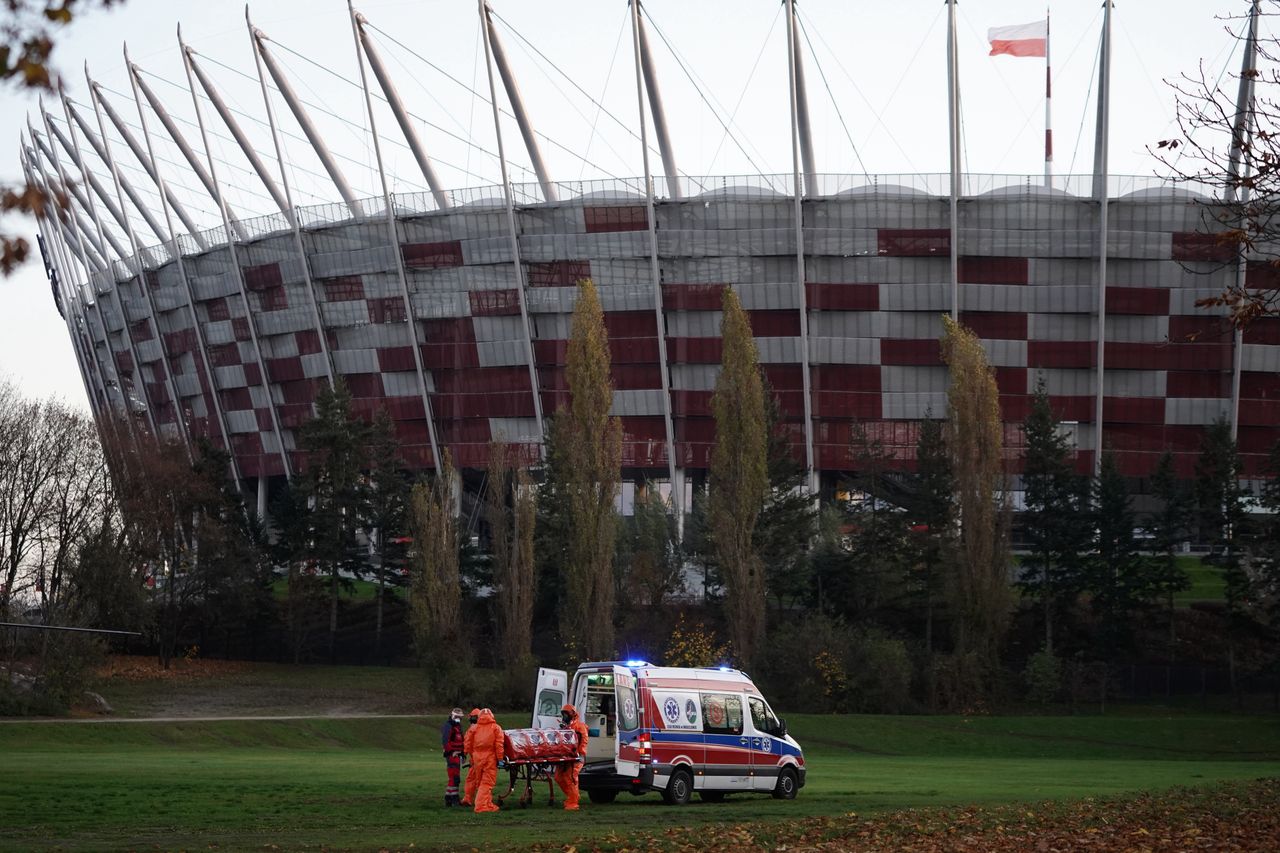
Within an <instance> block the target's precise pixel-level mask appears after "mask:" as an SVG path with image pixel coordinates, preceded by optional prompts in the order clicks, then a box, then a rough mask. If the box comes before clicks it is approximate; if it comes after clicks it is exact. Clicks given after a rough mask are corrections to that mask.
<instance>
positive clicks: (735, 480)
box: [708, 287, 769, 663]
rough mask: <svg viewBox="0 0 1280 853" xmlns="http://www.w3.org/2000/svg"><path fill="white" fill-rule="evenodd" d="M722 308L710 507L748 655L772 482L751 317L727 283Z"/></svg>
mask: <svg viewBox="0 0 1280 853" xmlns="http://www.w3.org/2000/svg"><path fill="white" fill-rule="evenodd" d="M723 308H724V318H723V321H722V324H721V327H720V337H721V340H722V342H723V347H724V349H723V355H722V357H721V363H720V375H719V377H717V379H716V390H715V393H714V394H713V395H712V398H711V409H712V414H713V415H714V416H715V422H716V444H715V448H714V449H713V450H712V452H711V488H710V499H709V508H708V509H709V517H710V532H711V537H712V541H713V542H714V545H715V551H716V562H717V564H718V566H719V568H720V577H721V580H722V581H723V583H724V586H725V611H726V613H725V615H726V617H727V618H728V622H729V626H730V633H731V636H732V640H733V652H734V654H735V655H736V656H737V658H738V660H739V661H741V662H743V663H749V662H750V661H752V660H753V658H754V656H755V653H756V650H757V649H758V648H759V645H760V643H761V642H762V641H763V640H764V636H765V592H766V584H765V570H764V565H763V563H762V562H761V560H760V556H759V555H758V554H757V553H756V550H755V540H754V534H755V528H756V521H757V520H758V519H759V517H760V510H761V508H762V507H763V506H764V501H765V495H766V492H767V491H768V488H769V470H768V445H769V434H768V426H767V423H766V414H765V399H764V383H763V380H762V379H761V376H760V365H759V359H758V356H757V354H756V343H755V339H754V338H753V337H752V335H751V322H750V320H749V319H748V317H747V312H746V311H744V310H743V309H742V304H741V303H740V302H739V301H738V295H737V294H736V293H735V292H734V291H733V288H731V287H726V288H725V289H724V298H723Z"/></svg>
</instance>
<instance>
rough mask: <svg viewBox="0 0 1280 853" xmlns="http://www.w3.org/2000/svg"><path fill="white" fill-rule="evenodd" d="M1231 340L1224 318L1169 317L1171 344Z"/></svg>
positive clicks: (1192, 315)
mask: <svg viewBox="0 0 1280 853" xmlns="http://www.w3.org/2000/svg"><path fill="white" fill-rule="evenodd" d="M1231 338H1232V331H1231V324H1230V323H1228V322H1227V321H1226V318H1225V317H1214V316H1212V315H1210V314H1174V315H1172V316H1170V317H1169V340H1170V341H1171V342H1173V343H1223V342H1230V341H1231Z"/></svg>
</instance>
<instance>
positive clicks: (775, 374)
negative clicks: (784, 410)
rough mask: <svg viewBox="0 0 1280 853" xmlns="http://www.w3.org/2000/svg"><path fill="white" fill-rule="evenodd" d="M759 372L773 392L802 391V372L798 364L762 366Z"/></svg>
mask: <svg viewBox="0 0 1280 853" xmlns="http://www.w3.org/2000/svg"><path fill="white" fill-rule="evenodd" d="M760 370H761V372H762V373H763V374H764V378H765V381H767V382H768V383H769V386H770V387H771V388H773V390H774V391H801V390H803V389H804V371H803V370H802V369H801V368H800V365H798V364H762V365H760Z"/></svg>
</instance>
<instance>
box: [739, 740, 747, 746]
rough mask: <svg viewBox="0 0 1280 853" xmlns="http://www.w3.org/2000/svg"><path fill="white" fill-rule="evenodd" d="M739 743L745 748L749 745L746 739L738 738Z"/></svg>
mask: <svg viewBox="0 0 1280 853" xmlns="http://www.w3.org/2000/svg"><path fill="white" fill-rule="evenodd" d="M738 743H740V744H742V745H743V746H746V745H747V739H746V738H738Z"/></svg>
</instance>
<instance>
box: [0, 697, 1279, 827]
mask: <svg viewBox="0 0 1280 853" xmlns="http://www.w3.org/2000/svg"><path fill="white" fill-rule="evenodd" d="M438 722H439V720H438V718H435V717H432V718H428V719H423V720H403V719H401V720H392V719H374V720H369V719H366V720H300V721H274V722H232V721H223V722H189V723H145V722H118V723H102V724H86V723H75V722H56V723H5V724H0V848H3V849H6V850H8V849H51V848H58V849H64V850H103V849H126V848H127V849H141V848H151V847H155V846H158V847H160V848H162V849H176V848H184V847H185V848H188V849H194V848H197V847H199V848H201V849H204V848H207V847H208V846H209V845H219V846H220V847H221V848H223V849H226V848H231V849H243V848H248V847H257V848H261V847H262V846H263V845H278V846H279V847H281V848H285V849H296V848H299V847H303V846H306V845H311V846H319V845H327V846H336V847H338V848H355V849H361V850H365V849H378V848H379V847H382V846H388V847H400V848H407V847H409V845H411V844H413V845H415V846H416V848H418V849H423V848H426V849H432V848H437V849H454V848H458V847H469V846H472V845H475V846H481V847H497V848H510V847H515V846H520V845H523V844H527V843H530V842H537V841H540V842H562V841H567V840H570V839H572V838H575V837H579V836H604V835H608V834H617V835H621V836H624V837H625V835H626V834H627V833H628V832H629V831H636V830H651V831H658V832H661V831H662V830H663V829H664V828H667V827H671V826H694V827H697V826H700V825H705V824H710V823H715V824H719V823H724V822H741V821H775V820H786V819H789V818H794V817H798V816H807V815H838V814H846V813H848V812H854V811H856V812H858V813H859V814H864V813H867V812H875V811H880V810H888V809H898V808H906V807H914V806H944V805H956V804H969V803H974V804H992V803H1004V802H1017V801H1031V800H1044V799H1070V798H1079V797H1084V796H1092V795H1104V794H1112V793H1121V792H1127V791H1135V790H1156V789H1163V788H1168V787H1171V786H1174V785H1209V784H1213V783H1216V782H1220V781H1225V780H1238V779H1255V778H1258V777H1262V776H1276V775H1280V720H1277V719H1276V718H1273V717H1243V716H1240V717H1228V716H1194V715H1172V716H1153V715H1145V716H1144V715H1141V714H1140V713H1139V712H1136V711H1135V712H1131V713H1130V714H1128V715H1124V714H1122V715H1117V716H1113V717H1005V718H1001V717H982V718H963V717H875V716H843V717H817V716H793V717H792V718H791V719H790V720H789V722H790V725H791V728H792V731H793V732H794V734H795V735H796V737H797V738H798V739H799V740H800V742H801V743H802V745H804V746H805V749H806V753H807V756H808V761H809V766H810V771H809V773H810V775H809V785H808V786H807V787H806V788H805V789H803V790H802V791H801V792H800V796H799V798H798V799H797V800H796V801H794V802H778V801H774V800H772V799H769V798H767V797H761V796H739V797H734V798H730V800H729V801H727V802H725V803H723V804H717V805H712V804H704V803H697V802H695V803H693V804H691V805H690V806H687V807H684V808H671V807H667V806H664V805H662V804H661V801H660V799H659V798H658V797H657V795H654V794H650V795H648V796H645V797H640V798H631V797H624V798H623V799H621V800H619V801H618V802H617V803H615V804H614V805H610V806H592V805H590V804H585V805H584V808H583V811H582V812H581V813H579V814H577V815H568V814H565V813H564V812H562V811H560V810H551V809H548V808H546V807H545V805H539V806H536V807H535V808H532V809H528V810H519V809H513V810H510V811H506V812H503V813H501V814H497V815H475V814H472V813H470V812H463V811H458V810H446V809H445V808H443V806H442V805H441V788H442V780H443V772H442V762H441V760H440V757H439V753H438V747H437V745H436V744H437V743H438V741H437V740H436V738H437V731H438ZM503 722H505V723H508V724H511V725H527V718H524V716H523V715H518V716H517V715H504V719H503Z"/></svg>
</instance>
